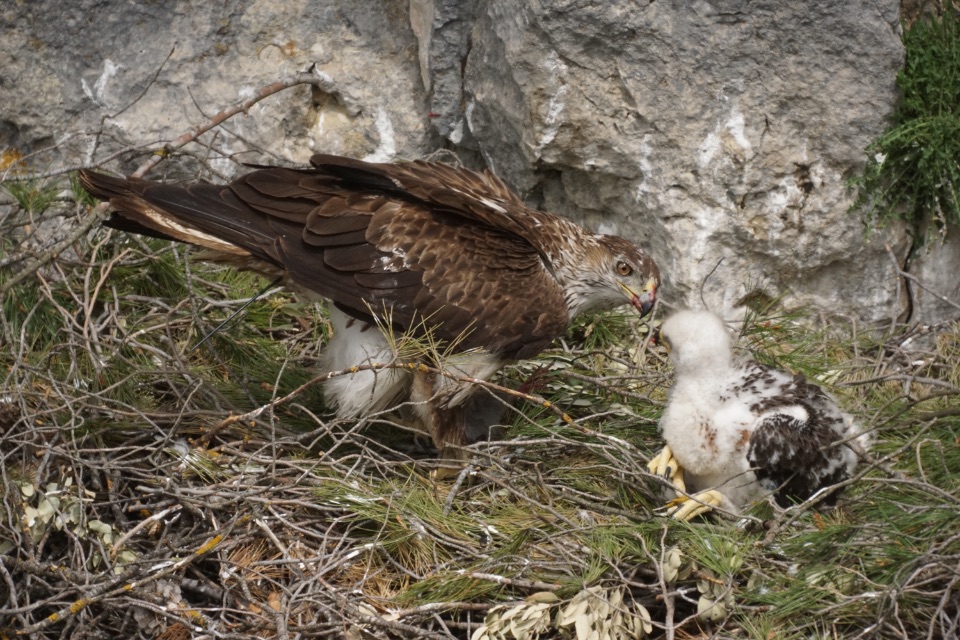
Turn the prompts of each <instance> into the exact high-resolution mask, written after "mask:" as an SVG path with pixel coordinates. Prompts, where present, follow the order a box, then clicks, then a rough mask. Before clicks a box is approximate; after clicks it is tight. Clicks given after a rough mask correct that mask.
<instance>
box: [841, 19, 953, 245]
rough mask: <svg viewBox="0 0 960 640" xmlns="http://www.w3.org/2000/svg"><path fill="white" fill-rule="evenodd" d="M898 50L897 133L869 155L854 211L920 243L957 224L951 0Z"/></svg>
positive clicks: (907, 36) (873, 147)
mask: <svg viewBox="0 0 960 640" xmlns="http://www.w3.org/2000/svg"><path fill="white" fill-rule="evenodd" d="M903 44H904V47H905V49H906V62H905V64H904V67H903V69H901V70H900V72H899V73H898V74H897V86H898V87H899V89H900V93H901V96H900V103H899V105H898V106H897V110H896V112H895V114H894V125H893V126H892V127H891V128H889V129H888V130H887V131H886V132H885V133H884V134H883V135H882V136H881V137H880V138H879V139H878V140H877V141H875V142H874V143H873V144H872V145H870V147H868V149H867V151H868V154H869V158H868V161H867V166H866V168H865V170H864V175H863V177H862V178H861V179H860V180H859V181H858V182H859V186H860V193H859V197H858V199H857V202H856V203H855V205H854V206H855V207H864V208H865V209H866V211H867V213H868V214H869V215H870V216H871V217H872V218H874V219H875V221H876V222H878V223H881V224H882V223H884V222H886V221H888V220H890V219H900V220H905V221H906V222H908V223H910V224H911V225H912V227H913V229H914V231H915V232H916V233H917V235H916V238H917V241H922V240H923V237H922V235H921V233H922V230H923V229H925V228H926V230H927V233H928V234H929V233H930V232H931V231H933V230H939V231H940V232H941V233H945V232H946V225H947V224H948V223H950V224H958V223H960V22H958V15H957V9H956V7H955V6H954V4H953V2H952V0H947V1H946V2H945V3H944V9H943V14H942V15H941V16H924V17H921V18H920V19H919V20H917V22H915V23H914V24H913V26H912V27H910V28H909V29H905V32H904V35H903ZM930 222H933V223H934V224H932V225H930V224H928V223H930Z"/></svg>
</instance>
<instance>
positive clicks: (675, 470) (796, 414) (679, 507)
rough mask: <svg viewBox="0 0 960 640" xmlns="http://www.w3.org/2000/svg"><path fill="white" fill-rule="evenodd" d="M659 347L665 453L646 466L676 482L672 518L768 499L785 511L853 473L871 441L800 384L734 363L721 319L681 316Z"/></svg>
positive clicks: (749, 363) (670, 323)
mask: <svg viewBox="0 0 960 640" xmlns="http://www.w3.org/2000/svg"><path fill="white" fill-rule="evenodd" d="M660 341H661V343H662V344H664V345H665V346H666V347H667V349H668V350H669V352H670V360H671V362H672V363H673V366H674V369H675V371H676V382H675V383H674V386H673V389H672V390H671V391H670V398H669V401H668V403H667V408H666V410H665V411H664V413H663V417H662V418H661V420H660V428H661V429H662V431H663V437H664V440H666V443H667V446H665V447H664V448H663V451H661V452H660V454H659V455H657V456H655V457H654V458H653V460H651V461H650V463H649V465H648V467H649V469H650V471H651V472H653V473H655V474H657V475H661V476H664V477H667V478H669V479H671V480H672V481H673V484H674V487H675V488H676V489H677V492H676V493H677V495H678V498H677V500H676V501H675V502H674V508H673V510H672V511H671V515H673V517H675V518H679V519H683V520H688V519H691V518H693V517H695V516H696V515H698V514H700V513H703V512H704V511H706V510H709V509H710V508H711V507H721V508H724V509H726V510H728V511H732V512H734V513H736V512H738V511H739V510H740V509H741V508H743V507H745V506H747V505H749V504H750V503H751V502H754V501H756V500H759V499H762V498H766V497H770V496H772V497H773V498H774V499H775V500H776V502H777V503H778V504H779V505H780V506H783V507H786V506H789V505H790V504H791V503H793V502H796V501H803V500H806V499H807V498H810V497H811V496H813V495H814V494H815V493H817V492H818V491H820V490H821V489H823V488H825V487H828V486H830V485H833V484H837V483H839V482H841V481H843V480H846V479H847V478H849V477H850V476H851V475H852V474H853V471H854V469H855V467H856V464H857V454H856V452H855V451H854V447H859V446H864V445H865V444H866V436H865V435H862V434H861V433H860V429H859V428H858V427H857V426H856V425H855V424H854V423H853V421H852V420H851V419H850V417H849V416H847V415H846V414H844V413H843V412H841V411H840V408H839V407H838V406H837V403H836V401H835V400H834V399H833V398H832V397H830V395H828V394H827V393H826V392H825V391H824V390H823V389H821V388H820V387H818V386H817V385H814V384H811V383H809V382H807V381H806V380H805V379H804V377H803V376H802V375H799V374H797V375H793V374H790V373H787V372H785V371H779V370H777V369H773V368H771V367H768V366H765V365H762V364H759V363H757V362H755V361H753V360H744V361H740V362H738V361H736V360H735V359H734V357H733V351H732V348H731V342H730V336H729V334H728V333H727V330H726V327H725V326H724V324H723V321H722V320H721V319H720V318H718V317H717V316H716V315H714V314H712V313H708V312H705V311H681V312H679V313H676V314H674V315H672V316H670V317H669V318H667V319H666V320H665V321H664V323H663V325H662V326H661V328H660ZM687 492H690V493H692V494H694V495H692V496H691V497H689V498H688V497H687V496H688V495H689V494H688V493H687ZM836 495H837V494H836V493H834V494H832V496H831V498H835V497H836Z"/></svg>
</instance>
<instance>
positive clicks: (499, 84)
mask: <svg viewBox="0 0 960 640" xmlns="http://www.w3.org/2000/svg"><path fill="white" fill-rule="evenodd" d="M897 9H898V3H897V2H895V1H893V0H854V1H852V2H835V1H833V0H804V1H802V2H791V3H782V2H779V1H778V0H758V1H756V2H750V3H746V2H743V1H742V0H736V1H735V0H716V1H712V2H706V1H703V0H692V1H691V2H687V3H682V4H677V3H666V2H649V3H646V4H645V3H641V2H636V1H635V0H610V1H608V2H603V3H577V2H571V1H570V0H484V1H481V0H465V1H457V0H406V1H404V0H359V1H358V2H334V1H333V0H316V1H314V2H306V0H294V1H293V2H284V3H276V2H269V1H267V0H238V1H236V2H227V3H193V2H189V3H188V2H182V1H180V2H176V1H175V2H159V3H157V2H155V3H132V4H131V3H125V2H120V1H119V0H111V1H108V2H103V1H102V0H97V1H94V0H77V1H75V2H70V3H66V4H64V3H54V2H53V1H52V0H35V1H33V2H25V3H6V4H5V5H4V6H3V8H2V9H0V51H2V52H3V54H4V56H5V59H6V62H5V64H4V65H2V66H0V86H2V87H3V90H4V103H5V108H4V111H3V113H2V114H0V151H5V152H6V155H5V156H3V157H8V158H9V157H16V156H17V155H20V156H27V157H26V163H27V165H28V166H29V167H31V168H32V169H34V170H38V171H39V170H47V169H49V168H51V167H53V168H58V167H69V166H72V165H77V164H89V163H93V162H103V161H105V160H108V159H110V158H112V156H113V155H114V154H116V153H117V152H118V151H121V150H123V149H127V148H131V147H133V148H141V149H142V152H141V153H140V154H139V155H137V154H135V153H130V152H128V153H126V154H123V155H121V156H119V157H118V159H112V160H110V161H109V163H108V166H110V167H111V168H113V169H116V170H121V171H125V172H130V171H132V170H133V169H134V168H135V167H136V166H137V165H139V164H140V162H142V160H143V158H144V156H145V155H147V154H149V153H150V152H152V151H153V150H155V149H157V148H158V147H160V146H161V145H162V144H163V143H165V142H167V141H170V140H173V139H175V138H176V137H177V136H179V135H180V134H181V133H183V132H184V131H186V130H188V129H190V128H191V127H193V126H196V125H197V124H199V123H202V122H204V121H205V120H206V119H207V118H209V117H210V116H212V115H213V114H214V113H215V112H216V111H218V110H220V109H222V108H225V107H228V106H231V105H233V104H236V103H238V102H239V101H240V100H242V99H243V98H245V97H248V96H250V95H252V94H253V93H254V92H255V91H257V90H259V89H260V88H261V87H263V86H265V85H268V84H270V83H272V82H275V81H276V80H278V79H281V78H284V77H288V76H290V75H293V74H295V73H298V72H303V71H307V70H316V71H319V72H323V73H326V74H328V75H329V76H330V77H332V78H333V80H334V82H335V89H333V90H331V91H328V92H323V91H319V90H317V89H313V88H310V87H306V86H301V87H297V88H294V89H290V90H287V91H284V92H282V93H279V94H277V95H275V96H272V97H270V98H267V99H266V100H264V101H262V102H260V103H258V104H257V105H256V106H254V107H253V108H251V109H250V111H249V113H247V114H246V115H241V116H238V117H235V118H232V119H230V120H229V121H227V122H226V124H224V125H223V126H221V127H219V128H218V129H216V130H215V133H211V134H206V135H205V136H204V137H203V139H202V140H203V143H202V144H199V145H198V144H192V145H189V146H188V147H187V148H185V149H184V154H185V157H181V158H178V159H174V160H172V161H168V162H165V163H164V164H162V165H160V167H158V168H157V169H156V170H155V171H154V172H152V174H151V176H152V177H156V178H163V177H165V176H176V175H178V174H187V173H189V174H191V175H193V176H196V175H198V174H199V175H202V176H203V177H205V178H207V179H211V180H225V179H229V178H230V177H232V176H233V175H234V174H235V173H236V172H237V171H240V170H242V167H241V165H240V164H238V162H239V161H243V162H294V163H302V162H305V161H306V160H307V158H308V157H309V155H310V154H311V153H313V152H317V151H323V152H329V153H343V154H347V155H351V156H354V157H361V158H364V157H365V158H369V159H375V160H394V159H413V158H421V157H425V156H427V155H429V154H430V153H431V152H433V151H435V150H437V149H438V148H441V147H443V146H446V147H447V148H449V149H451V150H453V151H454V152H456V153H457V154H458V155H459V156H460V157H461V158H463V159H464V160H465V161H466V162H467V163H468V164H471V165H484V164H485V165H486V166H489V167H490V168H491V169H492V170H494V171H495V172H496V173H498V174H499V175H500V176H501V177H503V178H504V179H506V180H507V181H508V182H509V183H510V184H512V185H513V186H514V187H515V188H516V189H517V190H518V191H519V192H520V193H521V194H522V195H523V196H524V197H526V198H527V199H528V200H529V201H530V202H531V203H532V204H534V205H536V206H542V207H545V208H547V209H550V210H552V211H555V212H557V213H560V214H564V215H568V216H571V217H574V218H577V219H579V220H581V221H583V222H585V223H586V224H587V225H588V226H590V227H592V228H594V229H597V230H601V231H606V232H613V233H619V234H622V235H625V236H627V237H630V238H632V239H634V240H636V241H638V242H639V243H640V244H642V245H644V246H645V247H647V248H649V249H650V251H651V252H652V253H653V254H654V255H655V256H656V258H657V259H658V261H659V262H660V264H661V266H662V268H663V271H664V273H665V275H666V286H665V287H664V289H663V296H664V298H665V299H667V300H669V301H670V302H672V303H674V304H676V305H681V306H689V305H699V304H700V300H701V298H702V299H703V301H705V303H706V304H707V305H708V306H709V307H710V308H712V309H714V310H715V311H718V312H721V313H724V312H726V311H727V310H728V309H729V308H731V307H733V306H734V305H735V304H736V303H737V302H739V301H741V300H742V299H743V298H744V297H749V296H750V295H753V296H757V295H766V296H775V295H778V294H781V293H785V294H787V302H788V303H792V304H800V305H807V306H810V307H812V308H814V309H816V310H819V311H823V312H825V313H827V314H841V315H843V314H847V315H855V316H857V317H858V318H860V319H865V320H879V319H888V318H890V317H891V315H898V316H902V315H903V314H904V312H905V310H906V309H908V308H909V306H908V305H907V303H906V301H905V300H903V299H900V298H898V297H897V294H898V291H904V290H905V289H904V287H902V286H901V287H899V288H898V286H897V270H896V268H895V266H894V264H893V262H892V261H891V260H890V258H889V254H888V253H887V250H886V245H890V247H891V250H892V251H893V253H894V254H895V255H899V256H902V255H905V254H906V248H907V247H908V242H909V240H908V238H907V237H906V235H905V234H904V232H903V231H902V230H901V229H897V228H888V229H885V230H881V231H879V232H875V233H873V234H871V235H868V234H867V233H866V232H865V229H864V227H863V224H862V222H861V220H860V217H859V216H858V215H856V214H852V213H849V212H848V208H849V206H850V204H851V203H852V201H853V194H852V193H850V192H849V191H848V188H847V186H846V183H847V181H848V180H849V179H850V178H851V177H853V176H855V175H856V174H857V173H858V172H859V171H860V169H861V167H862V162H863V150H864V148H865V147H866V146H867V145H868V144H869V143H870V141H871V140H872V139H873V138H874V137H875V136H876V135H878V134H879V133H880V132H881V131H882V130H883V127H884V124H885V121H886V118H887V117H888V116H889V114H890V112H891V110H892V107H893V105H894V103H895V100H896V93H895V86H894V80H895V76H896V71H897V69H898V68H899V67H900V65H901V64H902V60H903V52H902V47H901V44H900V39H899V23H898V14H897ZM31 154H33V155H31ZM3 168H4V167H3V166H0V172H2V170H3ZM930 264H931V265H934V267H932V268H933V270H934V271H935V265H936V261H934V262H932V263H930ZM928 272H930V270H929V269H928ZM708 275H709V277H708ZM921 307H922V308H923V309H930V310H931V313H943V312H944V310H943V309H942V308H940V307H938V308H936V309H935V308H934V307H933V306H931V305H928V304H924V305H918V306H917V309H920V308H921ZM931 320H933V319H931Z"/></svg>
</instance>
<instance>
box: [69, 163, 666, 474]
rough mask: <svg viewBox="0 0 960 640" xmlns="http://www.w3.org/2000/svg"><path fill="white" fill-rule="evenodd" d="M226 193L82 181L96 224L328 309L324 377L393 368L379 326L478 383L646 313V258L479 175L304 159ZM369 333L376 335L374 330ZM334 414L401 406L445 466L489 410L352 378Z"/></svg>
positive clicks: (430, 381)
mask: <svg viewBox="0 0 960 640" xmlns="http://www.w3.org/2000/svg"><path fill="white" fill-rule="evenodd" d="M310 162H311V165H312V166H311V167H310V168H305V169H289V168H279V167H264V168H258V169H256V170H255V171H252V172H251V173H248V174H246V175H244V176H242V177H240V178H238V179H237V180H235V181H233V182H232V183H230V184H229V185H210V184H194V185H189V186H174V185H170V184H158V183H154V182H149V181H145V180H140V179H134V178H128V179H122V178H114V177H110V176H107V175H104V174H101V173H95V172H92V171H81V172H80V180H81V183H82V184H83V186H84V188H85V189H87V191H89V192H90V193H91V194H93V195H94V196H95V197H97V198H99V199H101V200H104V201H108V202H109V203H110V206H111V207H112V210H113V213H112V216H111V217H110V218H109V220H107V221H106V222H105V224H106V225H107V226H110V227H114V228H117V229H122V230H124V231H131V232H134V233H140V234H144V235H150V236H155V237H160V238H167V239H170V240H178V241H181V242H186V243H189V244H193V245H197V246H199V247H202V248H204V249H206V250H207V251H206V252H205V254H204V255H203V256H202V257H203V258H206V259H210V260H214V261H218V262H222V263H227V264H231V265H234V266H236V267H239V268H242V269H250V270H253V271H256V272H259V273H261V274H263V275H265V276H267V277H268V278H281V279H282V281H283V283H284V284H285V285H287V286H288V287H290V288H292V289H294V290H296V291H297V292H299V293H301V294H306V295H308V296H312V297H317V296H319V297H322V298H326V299H329V300H330V301H331V302H332V303H333V305H332V306H333V308H332V309H331V310H330V311H331V317H332V323H333V327H334V334H333V338H332V339H331V341H330V344H329V345H327V346H326V348H325V353H324V358H325V367H326V368H327V369H328V370H330V371H339V370H346V369H349V368H350V367H354V366H357V365H364V364H368V363H390V362H393V361H395V359H396V358H397V357H398V355H400V354H395V353H393V352H392V351H391V346H390V345H389V344H388V342H387V340H386V338H385V336H384V335H383V333H382V331H381V327H391V328H392V329H395V330H399V331H413V332H415V333H416V332H420V333H422V332H425V331H428V332H429V333H430V334H431V336H432V339H436V340H438V341H440V342H441V343H443V344H446V345H453V348H452V354H451V355H450V357H449V358H448V359H447V362H446V363H445V367H446V368H447V370H448V371H452V372H453V373H455V374H458V375H460V376H463V377H472V378H478V379H481V380H484V379H487V378H489V377H490V376H492V375H493V374H494V373H495V372H496V371H497V370H498V369H500V368H501V367H502V366H503V365H504V364H506V363H508V362H511V361H515V360H518V359H521V358H528V357H532V356H535V355H536V354H538V353H539V352H540V351H541V350H543V349H544V348H545V347H546V346H547V345H549V344H550V343H551V342H552V341H553V340H554V339H555V338H557V337H559V336H560V335H562V334H563V333H564V332H565V331H566V329H567V328H568V327H569V326H570V323H571V322H572V321H573V319H574V318H576V317H577V316H578V315H579V314H581V313H583V312H585V311H592V310H598V309H605V308H610V307H614V306H617V305H621V304H627V303H630V304H633V306H634V307H636V308H637V310H639V311H640V313H641V315H645V314H647V313H648V312H649V311H650V310H651V309H652V307H653V305H654V302H655V297H656V291H657V287H658V286H659V284H660V276H659V272H658V270H657V266H656V264H655V263H654V261H653V260H652V259H651V258H650V257H649V256H648V255H647V254H646V253H644V251H643V250H641V249H640V248H639V247H637V246H636V245H634V244H633V243H631V242H628V241H627V240H624V239H623V238H619V237H616V236H609V235H598V234H595V233H591V232H589V231H587V230H585V229H583V228H582V227H580V226H578V225H576V224H574V223H573V222H570V221H569V220H566V219H563V218H560V217H557V216H554V215H551V214H549V213H544V212H541V211H536V210H534V209H531V208H529V207H527V206H526V205H524V203H523V201H522V200H520V198H519V197H517V196H516V195H515V194H514V193H513V192H512V191H511V190H510V189H509V188H508V187H507V186H506V184H504V183H503V182H501V181H500V180H499V179H498V178H496V177H495V176H494V175H492V174H490V173H488V172H476V171H470V170H467V169H456V168H453V167H450V166H447V165H444V164H436V163H428V162H407V163H399V164H375V163H369V162H363V161H360V160H353V159H350V158H344V157H339V156H330V155H315V156H313V157H312V158H311V160H310ZM376 325H379V327H378V326H376ZM325 394H326V396H327V398H328V401H329V402H330V403H331V404H333V405H334V406H336V407H337V410H338V415H339V416H341V417H355V416H361V415H365V414H369V413H372V412H375V411H381V410H384V409H388V408H391V407H394V406H397V405H398V404H401V403H404V402H406V401H409V404H408V405H406V406H407V407H408V412H409V411H410V410H412V413H413V414H414V418H415V419H416V420H417V421H419V422H421V423H422V426H424V427H425V428H426V430H427V431H428V432H429V433H430V434H431V435H432V437H433V439H434V442H435V443H436V445H437V447H438V448H439V449H440V452H441V456H442V457H444V458H448V459H449V458H454V459H456V458H459V457H462V455H461V453H460V449H461V447H462V446H463V445H465V444H468V443H469V442H471V441H473V440H475V439H477V438H479V437H481V436H482V435H484V434H485V433H486V432H487V430H488V429H489V427H490V426H491V424H493V423H495V422H496V421H497V420H498V419H499V416H500V415H501V408H502V402H501V401H499V400H498V399H496V398H493V397H491V396H490V394H489V393H487V392H486V391H485V390H482V389H479V388H478V387H477V385H474V384H470V383H467V382H463V381H459V380H456V379H452V378H451V377H449V376H443V375H439V374H436V373H434V372H432V371H423V370H419V371H418V370H403V369H399V368H393V369H383V370H364V371H358V372H355V373H353V374H351V375H345V376H342V377H336V378H332V379H331V380H330V381H329V382H328V383H327V384H326V388H325Z"/></svg>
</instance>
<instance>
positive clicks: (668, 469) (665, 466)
mask: <svg viewBox="0 0 960 640" xmlns="http://www.w3.org/2000/svg"><path fill="white" fill-rule="evenodd" d="M647 469H648V470H649V471H650V473H652V474H654V475H656V476H660V477H661V478H664V479H665V480H669V481H670V483H671V484H672V485H673V488H674V489H675V490H676V492H677V494H684V493H686V491H687V485H686V482H684V479H683V468H682V467H681V466H680V462H679V461H678V460H677V459H676V458H675V457H674V455H673V450H671V449H670V445H666V446H664V447H663V449H661V450H660V453H658V454H657V455H655V456H654V457H653V458H651V459H650V462H648V463H647Z"/></svg>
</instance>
